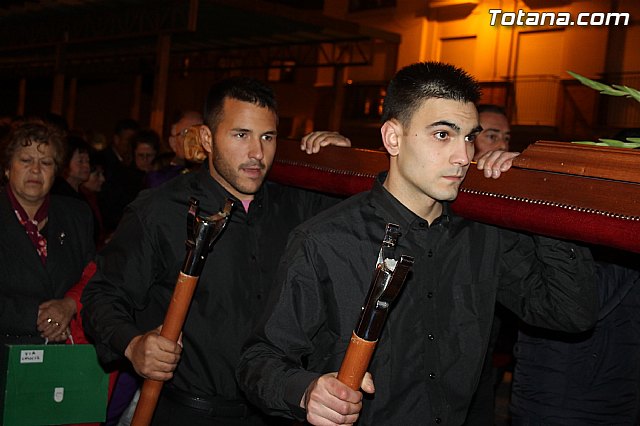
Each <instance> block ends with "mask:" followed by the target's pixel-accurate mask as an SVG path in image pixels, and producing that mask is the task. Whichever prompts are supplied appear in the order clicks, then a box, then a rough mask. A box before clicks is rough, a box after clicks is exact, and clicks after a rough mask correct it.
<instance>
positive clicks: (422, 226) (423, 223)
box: [419, 222, 427, 228]
mask: <svg viewBox="0 0 640 426" xmlns="http://www.w3.org/2000/svg"><path fill="white" fill-rule="evenodd" d="M419 226H420V228H424V227H425V226H427V223H426V222H420V225H419Z"/></svg>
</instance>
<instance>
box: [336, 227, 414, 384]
mask: <svg viewBox="0 0 640 426" xmlns="http://www.w3.org/2000/svg"><path fill="white" fill-rule="evenodd" d="M399 236H400V227H399V226H398V225H395V224H393V223H389V224H387V228H386V232H385V237H384V240H383V241H382V247H381V248H380V254H379V256H378V263H377V265H376V271H375V274H374V276H373V280H372V282H371V287H370V288H369V293H368V294H367V298H366V300H365V304H364V306H363V307H362V313H361V314H360V319H359V320H358V324H357V325H356V328H355V330H354V331H353V332H352V334H351V340H350V342H349V346H348V347H347V352H346V353H345V355H344V359H343V360H342V365H341V366H340V370H339V371H338V380H340V381H341V382H342V383H344V384H345V385H347V386H349V387H350V388H351V389H353V390H358V389H360V384H361V383H362V379H363V377H364V375H365V373H366V372H367V369H368V368H369V363H370V361H371V357H372V356H373V351H374V350H375V348H376V345H377V343H378V339H379V338H380V334H381V333H382V327H383V325H384V322H385V320H386V318H387V314H388V312H389V307H390V306H391V302H393V300H394V299H395V298H396V297H397V296H398V293H400V290H401V289H402V286H403V284H404V281H405V279H406V277H407V274H408V273H409V271H410V270H411V267H412V266H413V257H411V256H406V255H402V256H401V257H400V260H399V261H396V260H395V259H394V258H393V251H394V249H395V246H396V244H397V240H398V237H399Z"/></svg>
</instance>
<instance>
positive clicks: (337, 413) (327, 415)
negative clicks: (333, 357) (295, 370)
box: [300, 373, 375, 426]
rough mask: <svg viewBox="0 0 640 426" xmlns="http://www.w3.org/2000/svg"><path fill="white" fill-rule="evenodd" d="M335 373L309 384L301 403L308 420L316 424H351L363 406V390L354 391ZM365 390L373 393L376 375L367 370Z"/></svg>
mask: <svg viewBox="0 0 640 426" xmlns="http://www.w3.org/2000/svg"><path fill="white" fill-rule="evenodd" d="M336 376H337V374H336V373H329V374H325V375H323V376H320V377H318V378H317V379H316V380H314V381H313V382H311V384H310V385H309V386H308V387H307V390H306V392H305V393H304V396H303V397H302V401H300V405H301V407H302V408H304V409H306V411H307V421H308V422H309V423H311V424H312V425H315V426H335V425H352V424H354V423H355V422H356V421H357V420H358V416H359V415H360V410H361V409H362V392H359V391H354V390H353V389H351V388H349V387H348V386H347V385H345V384H344V383H342V382H340V381H339V380H338V379H337V378H336ZM362 390H364V391H365V392H367V393H373V392H374V391H375V388H374V386H373V379H372V378H371V374H369V373H367V374H366V375H365V377H364V379H363V380H362Z"/></svg>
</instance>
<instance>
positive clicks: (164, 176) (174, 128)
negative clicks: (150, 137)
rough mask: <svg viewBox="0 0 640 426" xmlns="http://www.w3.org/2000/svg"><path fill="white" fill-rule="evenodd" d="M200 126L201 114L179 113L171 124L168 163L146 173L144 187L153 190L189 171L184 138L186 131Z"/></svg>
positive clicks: (193, 112)
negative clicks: (170, 152)
mask: <svg viewBox="0 0 640 426" xmlns="http://www.w3.org/2000/svg"><path fill="white" fill-rule="evenodd" d="M199 124H202V114H201V113H199V112H197V111H183V112H180V113H179V114H178V115H177V116H176V118H175V119H174V121H173V122H172V124H171V128H170V132H171V133H170V135H169V146H170V147H171V151H172V154H170V160H169V163H168V164H166V165H164V166H162V167H160V168H158V169H157V170H153V171H150V172H149V173H147V177H146V178H145V180H146V182H145V186H146V187H148V188H155V187H156V186H160V185H162V184H163V183H165V182H166V181H168V180H170V179H173V178H174V177H176V176H178V175H180V174H182V173H186V172H188V171H190V169H191V165H190V164H187V160H186V159H185V151H184V137H185V133H186V131H187V130H188V129H189V128H191V127H192V126H196V125H199Z"/></svg>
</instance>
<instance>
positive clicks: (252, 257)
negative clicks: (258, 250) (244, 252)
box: [251, 254, 256, 262]
mask: <svg viewBox="0 0 640 426" xmlns="http://www.w3.org/2000/svg"><path fill="white" fill-rule="evenodd" d="M251 261H252V262H255V261H256V255H255V254H252V255H251Z"/></svg>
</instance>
